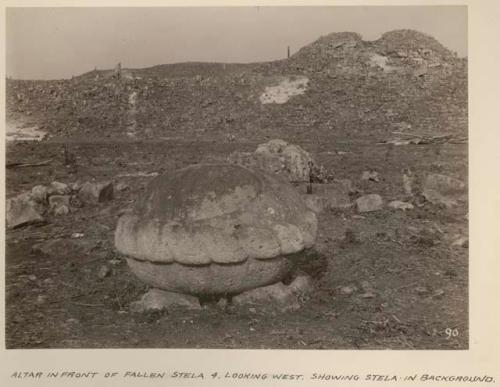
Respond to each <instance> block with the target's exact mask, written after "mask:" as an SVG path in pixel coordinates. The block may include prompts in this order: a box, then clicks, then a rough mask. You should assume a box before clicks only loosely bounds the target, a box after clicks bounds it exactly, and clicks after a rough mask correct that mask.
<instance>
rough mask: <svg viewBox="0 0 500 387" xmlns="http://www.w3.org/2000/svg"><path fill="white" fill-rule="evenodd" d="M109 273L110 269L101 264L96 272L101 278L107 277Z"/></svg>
mask: <svg viewBox="0 0 500 387" xmlns="http://www.w3.org/2000/svg"><path fill="white" fill-rule="evenodd" d="M110 275H111V269H110V268H109V267H108V266H106V265H103V266H101V267H100V268H99V272H98V273H97V276H98V277H99V278H101V279H102V278H106V277H109V276H110Z"/></svg>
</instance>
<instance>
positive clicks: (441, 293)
mask: <svg viewBox="0 0 500 387" xmlns="http://www.w3.org/2000/svg"><path fill="white" fill-rule="evenodd" d="M443 296H444V290H443V289H437V290H436V291H435V292H434V293H433V294H432V297H433V298H442V297H443Z"/></svg>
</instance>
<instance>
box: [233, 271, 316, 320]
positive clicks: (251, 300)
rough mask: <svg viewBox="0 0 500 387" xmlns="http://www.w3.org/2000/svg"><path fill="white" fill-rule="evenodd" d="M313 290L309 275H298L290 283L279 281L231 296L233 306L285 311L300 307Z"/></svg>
mask: <svg viewBox="0 0 500 387" xmlns="http://www.w3.org/2000/svg"><path fill="white" fill-rule="evenodd" d="M312 291H313V285H312V282H311V280H310V278H309V277H306V276H298V277H297V278H295V280H294V281H293V282H292V283H291V284H290V285H285V284H283V283H282V282H279V283H277V284H274V285H269V286H264V287H261V288H258V289H252V290H249V291H247V292H244V293H241V294H239V295H237V296H234V297H233V298H232V303H233V305H235V306H240V307H241V306H244V307H253V306H255V307H258V308H260V309H271V310H276V309H278V310H279V311H282V312H285V311H289V310H296V309H298V308H300V306H301V304H302V302H303V301H304V300H305V299H307V298H308V296H309V295H310V294H311V293H312Z"/></svg>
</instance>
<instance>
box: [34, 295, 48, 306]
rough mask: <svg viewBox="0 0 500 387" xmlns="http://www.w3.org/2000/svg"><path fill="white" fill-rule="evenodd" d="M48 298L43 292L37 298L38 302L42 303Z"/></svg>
mask: <svg viewBox="0 0 500 387" xmlns="http://www.w3.org/2000/svg"><path fill="white" fill-rule="evenodd" d="M46 300H47V296H44V295H42V294H39V295H38V297H37V298H36V302H38V303H40V304H42V303H44V302H45V301H46Z"/></svg>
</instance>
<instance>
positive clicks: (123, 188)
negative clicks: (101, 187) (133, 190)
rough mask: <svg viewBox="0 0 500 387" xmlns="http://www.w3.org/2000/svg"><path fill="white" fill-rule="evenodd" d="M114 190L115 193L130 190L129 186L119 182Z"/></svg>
mask: <svg viewBox="0 0 500 387" xmlns="http://www.w3.org/2000/svg"><path fill="white" fill-rule="evenodd" d="M115 188H116V190H117V191H120V192H121V191H126V190H128V189H130V187H129V185H128V184H125V183H123V182H119V183H118V184H116V187H115Z"/></svg>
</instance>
